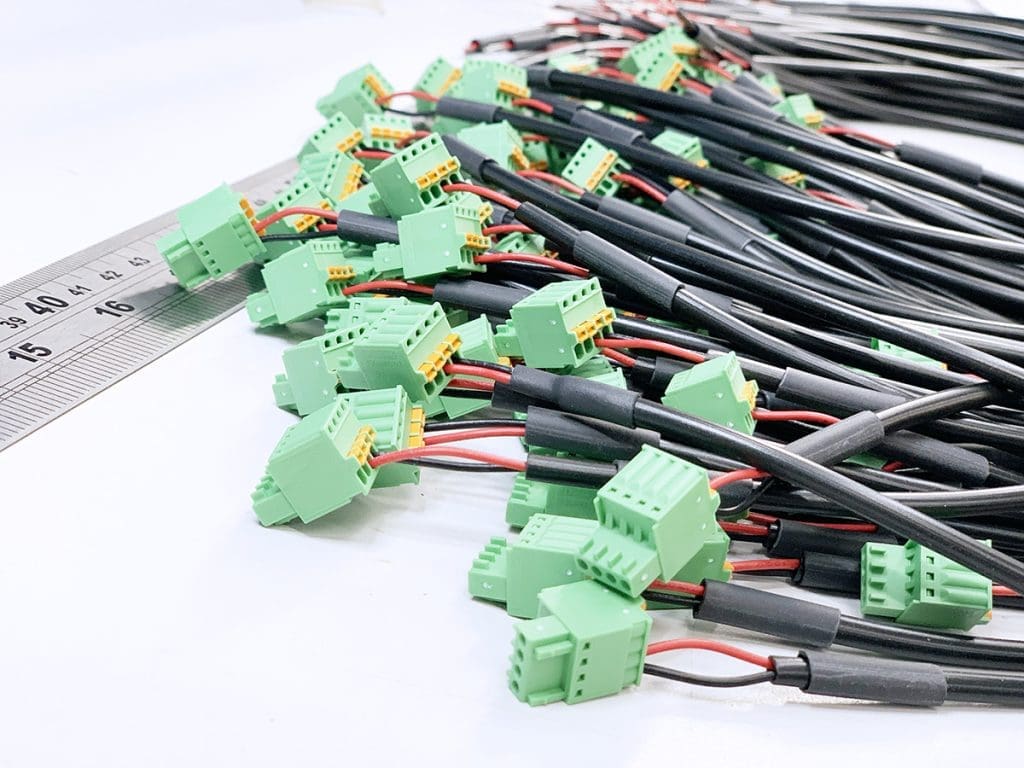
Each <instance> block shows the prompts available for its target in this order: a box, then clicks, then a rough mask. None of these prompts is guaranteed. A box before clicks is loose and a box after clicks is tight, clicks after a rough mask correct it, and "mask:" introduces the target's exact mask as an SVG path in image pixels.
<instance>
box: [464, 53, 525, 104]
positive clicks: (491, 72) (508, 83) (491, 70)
mask: <svg viewBox="0 0 1024 768" xmlns="http://www.w3.org/2000/svg"><path fill="white" fill-rule="evenodd" d="M449 93H450V94H451V95H452V96H457V97H458V98H460V99H468V100H469V101H480V102H483V103H485V104H497V105H498V106H500V107H505V108H511V107H512V101H513V100H514V99H525V98H527V97H528V96H529V95H530V88H529V86H528V85H527V84H526V69H524V68H523V67H520V66H516V65H515V64H508V63H506V62H503V61H494V60H490V59H470V60H469V61H467V62H466V63H465V64H464V65H463V67H462V77H460V78H459V79H458V80H457V81H456V82H455V83H453V84H452V86H451V89H450V90H449Z"/></svg>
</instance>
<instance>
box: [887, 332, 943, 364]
mask: <svg viewBox="0 0 1024 768" xmlns="http://www.w3.org/2000/svg"><path fill="white" fill-rule="evenodd" d="M871 348H872V349H876V350H878V351H879V352H884V353H885V354H887V355H892V356H893V357H899V358H902V359H904V360H912V361H914V362H915V363H921V364H922V365H931V366H934V367H936V368H946V367H947V365H946V364H945V363H944V362H942V361H941V360H936V359H935V358H933V357H928V356H927V355H922V354H921V353H920V352H914V351H913V350H910V349H907V348H906V347H901V346H898V345H896V344H893V343H891V342H888V341H885V340H883V339H871Z"/></svg>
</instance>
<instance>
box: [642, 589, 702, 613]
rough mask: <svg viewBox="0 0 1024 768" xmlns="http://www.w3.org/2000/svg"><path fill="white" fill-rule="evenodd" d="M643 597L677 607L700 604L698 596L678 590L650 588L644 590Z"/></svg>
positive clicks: (691, 607)
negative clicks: (684, 593)
mask: <svg viewBox="0 0 1024 768" xmlns="http://www.w3.org/2000/svg"><path fill="white" fill-rule="evenodd" d="M642 596H643V598H644V599H645V600H648V601H650V602H655V603H666V604H668V605H673V606H675V607H677V608H689V609H693V608H696V607H697V606H698V605H700V600H699V599H698V598H697V597H692V596H690V595H681V594H679V593H678V592H659V591H658V590H656V589H648V590H645V591H644V592H643V595H642Z"/></svg>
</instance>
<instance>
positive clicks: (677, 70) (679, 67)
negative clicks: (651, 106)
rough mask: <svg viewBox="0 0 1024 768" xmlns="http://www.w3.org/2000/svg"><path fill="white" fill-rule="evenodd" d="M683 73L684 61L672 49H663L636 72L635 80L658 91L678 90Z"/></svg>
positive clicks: (638, 83)
mask: <svg viewBox="0 0 1024 768" xmlns="http://www.w3.org/2000/svg"><path fill="white" fill-rule="evenodd" d="M682 74H683V62H681V61H680V60H679V57H678V56H676V55H675V54H673V53H671V52H670V51H665V50H661V51H658V52H657V53H655V54H654V55H653V56H651V57H650V61H649V62H648V63H647V66H645V67H644V68H643V69H641V70H640V71H639V72H637V74H636V79H635V80H634V82H635V83H636V84H637V85H641V86H643V87H644V88H653V89H654V90H656V91H663V92H666V93H667V92H668V91H673V90H678V88H677V86H678V85H679V77H680V75H682Z"/></svg>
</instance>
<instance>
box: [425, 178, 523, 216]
mask: <svg viewBox="0 0 1024 768" xmlns="http://www.w3.org/2000/svg"><path fill="white" fill-rule="evenodd" d="M441 189H443V190H444V191H445V192H449V193H451V192H472V193H473V194H474V195H479V196H480V197H482V198H483V199H484V200H493V201H494V202H496V203H500V204H501V205H503V206H505V207H506V208H508V209H509V210H510V211H514V210H515V209H516V208H518V207H519V201H518V200H513V199H512V198H511V197H509V196H508V195H503V194H501V192H496V191H495V190H493V189H488V188H487V187H481V186H479V185H477V184H463V183H458V184H445V185H444V186H443V187H441Z"/></svg>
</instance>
